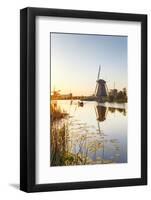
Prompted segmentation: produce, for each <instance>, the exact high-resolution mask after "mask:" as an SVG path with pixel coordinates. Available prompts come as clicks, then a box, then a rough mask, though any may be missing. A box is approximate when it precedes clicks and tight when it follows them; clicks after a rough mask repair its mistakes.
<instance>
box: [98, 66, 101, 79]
mask: <svg viewBox="0 0 151 200" xmlns="http://www.w3.org/2000/svg"><path fill="white" fill-rule="evenodd" d="M100 71H101V65H99V71H98V77H97V80H99V78H100Z"/></svg>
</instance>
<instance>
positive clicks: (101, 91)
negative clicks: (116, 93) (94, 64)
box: [95, 66, 108, 102]
mask: <svg viewBox="0 0 151 200" xmlns="http://www.w3.org/2000/svg"><path fill="white" fill-rule="evenodd" d="M100 70H101V67H100V66H99V71H98V77H97V81H96V88H95V96H96V99H97V101H98V102H103V101H104V98H105V97H107V96H108V89H107V85H106V81H105V80H103V79H100Z"/></svg>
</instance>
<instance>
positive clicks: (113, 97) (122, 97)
mask: <svg viewBox="0 0 151 200" xmlns="http://www.w3.org/2000/svg"><path fill="white" fill-rule="evenodd" d="M108 101H109V102H118V103H126V102H127V90H126V88H123V90H121V91H118V90H117V89H113V90H110V92H109V95H108Z"/></svg>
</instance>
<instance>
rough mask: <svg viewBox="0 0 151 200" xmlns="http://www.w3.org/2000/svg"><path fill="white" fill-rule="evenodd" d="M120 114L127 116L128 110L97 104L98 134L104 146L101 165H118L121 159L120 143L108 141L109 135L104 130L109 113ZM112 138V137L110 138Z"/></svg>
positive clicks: (113, 140)
mask: <svg viewBox="0 0 151 200" xmlns="http://www.w3.org/2000/svg"><path fill="white" fill-rule="evenodd" d="M116 111H117V112H119V113H121V114H123V115H124V116H125V115H126V109H124V108H114V107H105V106H101V105H99V104H97V105H96V106H95V113H96V120H97V124H98V134H99V136H100V143H101V144H102V145H101V146H102V148H101V151H100V152H99V154H100V155H99V157H101V163H102V164H105V163H118V160H119V159H120V143H119V141H118V139H116V138H113V139H108V135H107V134H105V133H104V131H103V130H102V126H101V125H102V123H103V122H104V121H105V120H106V118H107V115H108V113H109V112H110V113H115V112H116ZM109 138H110V137H109Z"/></svg>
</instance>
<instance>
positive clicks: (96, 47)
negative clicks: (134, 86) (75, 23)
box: [50, 33, 128, 96]
mask: <svg viewBox="0 0 151 200" xmlns="http://www.w3.org/2000/svg"><path fill="white" fill-rule="evenodd" d="M50 41H51V42H50V45H51V50H50V63H51V91H53V90H54V89H55V90H60V91H61V94H68V93H70V92H72V94H73V95H84V96H88V95H92V94H93V93H94V91H95V86H96V80H97V75H98V69H99V65H101V72H100V78H102V79H104V80H105V81H106V83H107V87H108V89H109V90H110V89H113V88H114V85H115V88H117V89H118V90H122V89H123V88H124V87H126V88H127V78H128V77H127V59H128V58H127V36H109V35H92V34H90V35H88V34H68V33H51V34H50Z"/></svg>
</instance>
